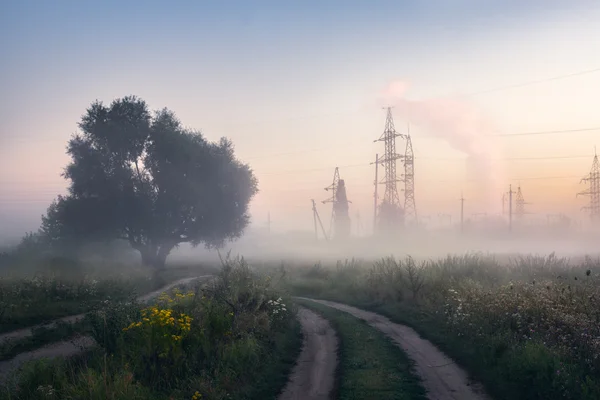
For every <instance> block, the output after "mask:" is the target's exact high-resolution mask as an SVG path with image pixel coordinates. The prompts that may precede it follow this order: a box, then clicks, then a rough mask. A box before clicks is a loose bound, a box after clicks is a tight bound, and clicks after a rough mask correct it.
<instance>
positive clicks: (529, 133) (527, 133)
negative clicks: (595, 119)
mask: <svg viewBox="0 0 600 400" xmlns="http://www.w3.org/2000/svg"><path fill="white" fill-rule="evenodd" d="M598 130H600V127H594V128H579V129H563V130H559V131H537V132H520V133H500V134H495V135H489V136H500V137H513V136H530V135H551V134H555V133H577V132H591V131H598Z"/></svg>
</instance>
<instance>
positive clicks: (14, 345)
mask: <svg viewBox="0 0 600 400" xmlns="http://www.w3.org/2000/svg"><path fill="white" fill-rule="evenodd" d="M89 331H90V326H89V324H87V323H86V321H85V319H83V320H80V321H77V322H74V323H69V322H63V321H58V322H56V323H55V324H54V325H52V326H51V327H45V326H41V327H37V328H33V332H32V333H33V334H32V335H31V336H26V337H24V338H19V339H7V340H5V341H2V342H0V361H6V360H10V359H11V358H14V357H15V356H17V355H18V354H21V353H24V352H27V351H31V350H35V349H38V348H40V347H42V346H45V345H47V344H50V343H54V342H58V341H61V340H67V339H70V338H72V337H74V336H76V335H79V334H85V333H88V332H89Z"/></svg>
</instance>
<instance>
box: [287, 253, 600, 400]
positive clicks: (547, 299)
mask: <svg viewBox="0 0 600 400" xmlns="http://www.w3.org/2000/svg"><path fill="white" fill-rule="evenodd" d="M599 267H600V265H599V264H598V262H596V261H593V260H590V259H586V260H585V261H584V262H582V263H580V264H578V265H575V266H571V265H569V263H568V262H567V260H564V259H560V258H557V257H555V256H553V255H551V256H548V257H533V256H532V257H526V258H517V259H514V260H512V262H511V263H510V264H509V265H500V264H499V263H498V262H496V261H495V260H494V259H493V258H491V257H487V256H476V255H473V256H465V257H448V258H446V259H442V260H439V261H431V262H426V263H415V262H414V261H413V260H412V259H410V258H409V259H406V260H396V259H393V258H386V259H383V260H380V261H378V262H375V263H373V264H366V263H361V262H358V261H350V262H345V263H338V265H337V266H335V267H333V266H332V267H331V268H327V267H323V266H321V265H315V266H310V267H306V268H294V269H289V270H288V271H286V274H287V278H286V281H287V284H288V287H289V288H290V290H291V291H292V292H293V293H294V294H297V295H303V296H312V297H315V298H323V299H330V300H336V301H340V302H344V303H347V304H352V305H355V306H358V307H362V308H364V309H369V310H372V311H375V312H379V313H381V314H384V315H386V316H388V317H389V318H390V319H392V320H394V321H396V322H399V323H404V324H407V325H410V326H412V327H413V328H415V329H416V330H417V331H418V332H419V333H421V334H422V335H423V336H424V337H426V338H428V339H429V340H431V341H433V342H434V343H436V344H437V345H438V346H440V348H441V349H442V350H443V351H445V352H446V353H447V354H448V355H450V356H451V357H452V358H454V359H455V360H456V361H457V362H459V363H460V364H461V365H463V366H464V367H465V368H466V369H467V370H468V371H469V372H470V373H471V374H472V375H473V376H474V377H475V378H477V379H478V380H480V381H481V382H482V383H483V384H484V385H485V386H486V388H487V389H488V391H489V392H490V393H491V394H492V395H493V396H494V397H495V398H497V399H528V400H532V399H540V400H541V399H544V400H551V399H582V400H583V399H589V400H592V399H598V398H600V357H599V356H600V324H599V322H600V277H599V272H600V268H599Z"/></svg>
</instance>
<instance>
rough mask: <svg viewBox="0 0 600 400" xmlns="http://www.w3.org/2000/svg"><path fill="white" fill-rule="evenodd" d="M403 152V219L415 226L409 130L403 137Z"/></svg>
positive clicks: (413, 183)
mask: <svg viewBox="0 0 600 400" xmlns="http://www.w3.org/2000/svg"><path fill="white" fill-rule="evenodd" d="M405 139H406V150H405V151H404V218H405V219H406V220H408V221H410V222H411V223H413V224H414V225H415V226H416V225H417V224H418V219H417V206H416V205H415V156H414V153H413V147H412V140H411V138H410V129H409V130H408V133H407V135H406V137H405Z"/></svg>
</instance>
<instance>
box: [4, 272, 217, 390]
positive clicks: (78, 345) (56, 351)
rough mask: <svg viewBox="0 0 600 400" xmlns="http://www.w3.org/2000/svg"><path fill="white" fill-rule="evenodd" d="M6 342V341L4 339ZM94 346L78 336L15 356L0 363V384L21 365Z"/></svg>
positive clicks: (22, 331) (187, 280) (29, 331)
mask: <svg viewBox="0 0 600 400" xmlns="http://www.w3.org/2000/svg"><path fill="white" fill-rule="evenodd" d="M213 276H214V275H201V276H197V277H192V278H185V279H180V280H178V281H175V282H173V283H171V284H169V285H167V286H164V287H163V288H161V289H158V290H155V291H154V292H151V293H148V294H145V295H143V296H140V297H138V299H137V300H138V301H139V302H141V303H146V302H148V301H150V300H152V299H154V298H156V297H158V296H159V295H160V294H161V293H164V292H166V291H168V290H170V289H173V288H174V287H177V286H181V285H186V284H188V283H190V282H193V281H196V280H208V279H210V278H212V277H213ZM84 316H85V314H79V315H72V316H69V317H65V318H60V319H59V320H56V321H53V322H50V323H49V324H45V325H42V326H44V327H51V326H53V325H55V324H56V323H57V321H64V322H75V321H78V320H80V319H82V318H83V317H84ZM17 332H18V333H19V335H15V333H17ZM8 335H12V336H10V338H17V339H20V338H23V337H27V336H31V335H32V328H25V329H20V330H19V331H13V332H9V334H8ZM1 340H3V339H0V341H1ZM4 340H6V339H4ZM95 345H96V342H95V341H94V339H93V338H92V337H90V336H79V337H76V338H72V339H69V340H64V341H59V342H55V343H50V344H47V345H45V346H42V347H40V348H37V349H35V350H31V351H27V352H24V353H21V354H18V355H17V356H15V357H13V358H11V359H10V360H6V361H0V384H2V383H5V382H6V380H7V378H9V376H10V375H11V373H13V372H14V371H16V370H17V369H18V368H19V367H21V365H23V363H25V362H28V361H32V360H38V359H41V358H56V357H71V356H74V355H76V354H80V353H82V352H84V351H85V350H89V349H91V348H92V347H94V346H95Z"/></svg>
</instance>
